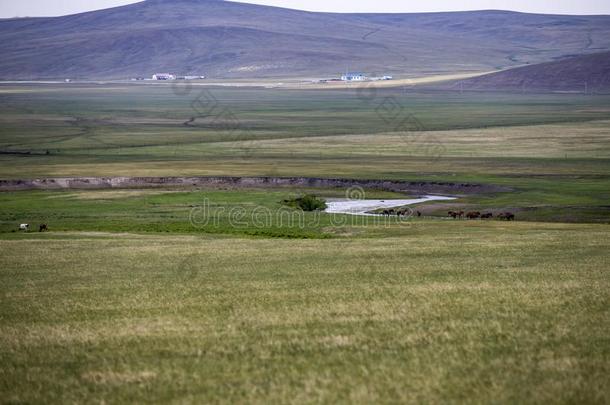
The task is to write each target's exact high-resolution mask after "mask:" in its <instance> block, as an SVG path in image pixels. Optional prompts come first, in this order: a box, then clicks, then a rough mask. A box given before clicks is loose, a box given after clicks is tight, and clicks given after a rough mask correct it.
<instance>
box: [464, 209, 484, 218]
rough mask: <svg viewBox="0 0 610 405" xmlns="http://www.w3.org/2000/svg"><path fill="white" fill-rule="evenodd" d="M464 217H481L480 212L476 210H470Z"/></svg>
mask: <svg viewBox="0 0 610 405" xmlns="http://www.w3.org/2000/svg"><path fill="white" fill-rule="evenodd" d="M466 218H468V219H477V218H481V213H480V212H478V211H472V212H469V213H468V214H466Z"/></svg>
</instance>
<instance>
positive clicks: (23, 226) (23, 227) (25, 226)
mask: <svg viewBox="0 0 610 405" xmlns="http://www.w3.org/2000/svg"><path fill="white" fill-rule="evenodd" d="M19 230H20V231H25V232H27V231H29V230H30V224H21V225H19Z"/></svg>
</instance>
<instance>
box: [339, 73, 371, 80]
mask: <svg viewBox="0 0 610 405" xmlns="http://www.w3.org/2000/svg"><path fill="white" fill-rule="evenodd" d="M341 80H342V81H344V82H363V81H365V80H366V75H365V74H364V73H346V74H344V75H343V76H341Z"/></svg>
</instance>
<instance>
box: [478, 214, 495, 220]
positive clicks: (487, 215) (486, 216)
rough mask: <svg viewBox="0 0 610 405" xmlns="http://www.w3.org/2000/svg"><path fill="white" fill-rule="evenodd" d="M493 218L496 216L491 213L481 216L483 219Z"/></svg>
mask: <svg viewBox="0 0 610 405" xmlns="http://www.w3.org/2000/svg"><path fill="white" fill-rule="evenodd" d="M493 217H494V214H492V213H491V212H488V213H485V214H483V215H481V219H491V218H493Z"/></svg>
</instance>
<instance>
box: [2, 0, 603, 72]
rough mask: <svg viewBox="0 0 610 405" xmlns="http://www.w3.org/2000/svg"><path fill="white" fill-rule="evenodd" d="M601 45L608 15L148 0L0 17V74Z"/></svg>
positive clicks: (435, 63)
mask: <svg viewBox="0 0 610 405" xmlns="http://www.w3.org/2000/svg"><path fill="white" fill-rule="evenodd" d="M607 50H610V16H558V15H537V14H522V13H514V12H505V11H477V12H458V13H424V14H334V13H312V12H305V11H298V10H289V9H283V8H277V7H267V6H259V5H252V4H242V3H235V2H228V1H222V0H171V1H170V0H147V1H143V2H140V3H135V4H131V5H127V6H123V7H116V8H111V9H106V10H99V11H94V12H88V13H82V14H76V15H70V16H63V17H53V18H20V19H10V20H0V54H1V55H2V58H1V59H0V78H3V79H41V78H65V77H72V78H125V77H130V76H148V75H150V74H152V73H154V72H161V71H169V72H174V73H177V74H206V75H208V76H210V77H219V78H228V77H235V78H240V77H297V76H301V77H302V76H336V75H338V74H339V73H340V72H343V71H345V70H346V69H347V68H349V69H352V70H360V71H365V72H367V73H369V74H374V73H379V74H381V73H383V74H394V75H403V76H417V75H428V74H444V73H457V72H472V71H489V70H493V69H499V68H506V67H511V66H518V65H523V64H525V63H539V62H544V61H548V60H552V59H553V58H558V57H563V56H565V55H570V54H582V53H594V52H601V51H607Z"/></svg>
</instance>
